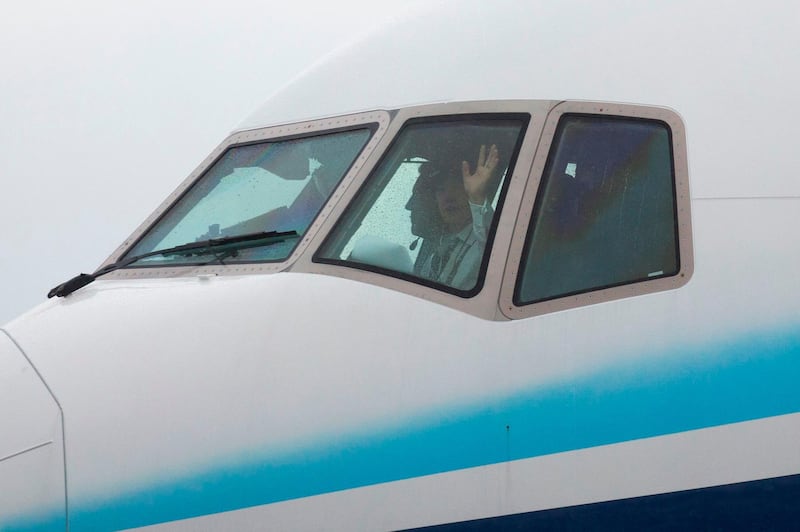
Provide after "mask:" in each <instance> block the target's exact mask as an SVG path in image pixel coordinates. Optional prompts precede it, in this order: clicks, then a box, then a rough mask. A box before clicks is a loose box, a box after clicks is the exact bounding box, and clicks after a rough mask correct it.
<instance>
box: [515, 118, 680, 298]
mask: <svg viewBox="0 0 800 532" xmlns="http://www.w3.org/2000/svg"><path fill="white" fill-rule="evenodd" d="M525 245H526V247H525V251H524V252H523V260H522V267H521V269H520V271H521V272H522V273H521V276H520V278H519V279H518V281H517V286H516V290H515V295H514V300H515V304H517V305H525V304H530V303H536V302H539V301H545V300H548V299H554V298H557V297H560V296H564V295H571V294H578V293H582V292H588V291H590V290H595V289H601V288H607V287H611V286H617V285H621V284H627V283H632V282H636V281H642V280H647V279H653V278H657V277H666V276H670V275H675V274H676V273H677V272H678V269H679V259H678V252H677V225H676V209H675V187H674V171H673V163H672V150H671V138H670V131H669V128H668V127H667V125H666V124H664V123H663V122H659V121H651V120H640V119H622V118H616V117H605V116H583V115H565V116H564V117H563V118H562V119H561V122H560V123H559V127H558V129H557V131H556V135H555V139H554V141H553V145H552V148H551V151H550V155H549V158H548V162H547V166H546V168H545V172H544V175H543V176H542V181H541V184H540V188H539V193H538V196H537V199H536V205H535V208H534V214H533V219H532V222H531V226H530V228H529V229H528V235H527V238H526V244H525Z"/></svg>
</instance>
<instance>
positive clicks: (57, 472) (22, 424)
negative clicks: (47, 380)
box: [0, 330, 66, 530]
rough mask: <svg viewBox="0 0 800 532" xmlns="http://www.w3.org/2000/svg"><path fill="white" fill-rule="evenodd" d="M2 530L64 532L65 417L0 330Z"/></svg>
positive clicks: (0, 517) (0, 514)
mask: <svg viewBox="0 0 800 532" xmlns="http://www.w3.org/2000/svg"><path fill="white" fill-rule="evenodd" d="M0 383H2V384H0V493H2V496H0V529H1V530H7V529H12V530H27V529H33V528H39V529H48V530H58V529H61V530H64V529H65V528H66V510H65V500H66V498H65V487H64V453H63V449H64V445H63V440H62V435H63V430H62V416H61V410H60V408H59V407H58V404H57V403H56V401H55V399H54V398H53V396H52V395H51V394H50V392H49V391H48V389H47V387H46V386H45V384H44V383H43V382H42V380H41V379H40V377H39V375H38V374H37V373H36V371H35V369H34V367H33V366H31V364H30V363H29V362H28V360H27V359H26V357H25V356H24V354H23V353H22V352H21V351H20V350H19V348H18V347H17V346H16V344H15V343H14V342H13V340H12V339H11V337H9V336H8V335H7V334H6V333H5V332H4V331H2V330H0Z"/></svg>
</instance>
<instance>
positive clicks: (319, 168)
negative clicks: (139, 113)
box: [126, 128, 371, 266]
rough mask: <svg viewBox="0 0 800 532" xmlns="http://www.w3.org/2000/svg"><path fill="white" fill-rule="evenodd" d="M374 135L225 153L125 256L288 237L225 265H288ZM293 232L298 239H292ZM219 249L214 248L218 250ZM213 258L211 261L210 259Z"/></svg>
mask: <svg viewBox="0 0 800 532" xmlns="http://www.w3.org/2000/svg"><path fill="white" fill-rule="evenodd" d="M370 135H371V130H370V129H369V128H363V129H357V130H351V131H339V132H335V133H328V134H320V135H315V136H310V137H303V138H293V139H288V140H277V141H269V142H259V143H255V144H248V145H242V146H233V147H231V148H229V149H227V150H226V151H225V152H224V153H223V154H222V156H221V157H220V158H219V159H218V160H217V162H216V163H215V164H214V165H213V166H211V167H210V168H209V169H208V171H206V172H205V174H204V175H203V176H202V177H201V178H200V179H199V180H198V181H197V182H196V183H195V184H194V185H193V186H192V187H191V188H190V189H189V191H188V192H187V193H186V194H184V195H183V196H182V197H181V198H180V199H179V200H178V201H177V202H176V204H175V205H173V206H172V208H171V209H170V210H169V211H167V213H166V214H165V215H164V216H163V217H162V218H161V219H160V220H159V222H158V223H157V224H156V225H155V226H154V227H152V228H151V229H150V230H149V231H148V232H147V233H146V234H145V235H144V237H143V238H142V239H141V240H139V242H138V243H137V244H136V245H135V246H134V247H133V248H131V249H130V250H129V251H128V252H127V254H126V256H128V257H130V256H134V255H141V254H145V253H150V252H152V251H157V250H161V249H168V248H171V247H173V246H180V245H183V244H188V243H192V242H200V241H205V240H210V239H224V238H226V237H236V236H240V235H248V234H254V233H261V232H280V233H286V236H283V237H282V238H271V239H270V238H267V239H264V240H262V241H261V245H253V246H245V247H237V248H236V250H235V252H230V251H228V252H226V253H225V256H224V261H225V263H235V262H256V261H257V262H262V261H281V260H285V259H286V258H287V257H288V256H289V254H290V253H291V252H292V250H293V249H294V247H295V246H296V245H297V243H298V241H299V240H300V238H301V237H302V236H303V234H304V233H305V231H306V229H307V228H308V227H309V225H311V223H312V221H313V220H314V218H315V217H316V216H317V214H318V213H319V212H320V210H321V209H322V207H323V205H324V204H325V202H326V201H327V200H328V198H329V196H330V195H331V193H332V192H333V190H334V189H335V188H336V186H337V185H338V184H339V182H340V181H341V179H342V177H343V176H344V175H345V174H346V173H347V170H348V169H349V168H350V166H351V165H352V164H353V161H354V160H355V159H356V157H357V156H358V153H359V152H360V151H361V150H362V148H363V147H364V145H365V144H366V143H367V141H368V140H369V138H370ZM292 232H293V233H292ZM212 249H213V248H212ZM209 255H211V256H209ZM214 260H220V261H221V260H223V257H221V256H214V253H212V252H211V251H209V253H206V254H203V253H196V252H195V253H191V254H189V253H187V254H170V255H169V256H166V257H165V256H154V257H149V258H146V259H144V260H141V261H139V262H138V263H136V265H137V266H141V265H148V266H171V265H178V264H206V263H209V262H212V261H214Z"/></svg>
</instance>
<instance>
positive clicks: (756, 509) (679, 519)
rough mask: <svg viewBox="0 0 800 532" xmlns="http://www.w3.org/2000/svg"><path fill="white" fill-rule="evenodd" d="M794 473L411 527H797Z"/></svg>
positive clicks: (479, 530)
mask: <svg viewBox="0 0 800 532" xmlns="http://www.w3.org/2000/svg"><path fill="white" fill-rule="evenodd" d="M798 501H800V475H792V476H788V477H780V478H772V479H768V480H759V481H753V482H744V483H740V484H730V485H727V486H718V487H714V488H704V489H697V490H690V491H679V492H674V493H667V494H663V495H651V496H648V497H636V498H632V499H623V500H618V501H611V502H603V503H595V504H586V505H581V506H572V507H569V508H558V509H555V510H544V511H540V512H530V513H524V514H515V515H506V516H501V517H493V518H489V519H478V520H475V521H464V522H460V523H450V524H446V525H439V526H430V527H424V528H417V529H414V530H416V531H423V530H424V531H428V532H501V531H502V532H514V531H522V530H536V531H556V530H557V531H573V530H574V531H583V530H592V531H598V532H602V531H614V532H617V531H624V530H636V531H639V530H647V531H672V530H676V531H678V530H679V531H681V532H684V531H686V530H720V531H722V530H725V531H740V530H741V531H747V532H750V531H753V530H780V531H787V530H798V529H800V504H798Z"/></svg>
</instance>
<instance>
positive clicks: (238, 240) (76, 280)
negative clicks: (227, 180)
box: [47, 231, 298, 299]
mask: <svg viewBox="0 0 800 532" xmlns="http://www.w3.org/2000/svg"><path fill="white" fill-rule="evenodd" d="M297 236H298V234H297V231H262V232H259V233H248V234H245V235H236V236H227V237H223V238H212V239H210V240H203V241H201V242H189V243H188V244H181V245H180V246H174V247H171V248H166V249H159V250H156V251H150V252H148V253H142V254H141V255H134V256H133V257H127V258H124V259H122V260H118V261H117V262H114V263H112V264H109V265H108V266H105V267H103V268H100V269H99V270H97V271H96V272H94V273H81V274H80V275H76V276H75V277H73V278H72V279H70V280H69V281H66V282H64V283H61V284H60V285H58V286H56V287H55V288H53V289H52V290H50V291H49V292H48V293H47V297H48V299H49V298H51V297H54V296H55V297H64V296H68V295H69V294H71V293H72V292H74V291H76V290H79V289H81V288H83V287H84V286H86V285H87V284H89V283H91V282H92V281H94V280H95V279H97V278H98V277H100V276H101V275H105V274H107V273H111V272H113V271H114V270H119V269H120V268H124V267H126V266H130V265H131V264H133V263H134V262H138V261H140V260H142V259H146V258H148V257H155V256H157V255H162V256H164V257H168V256H170V255H183V256H186V257H190V256H192V255H205V254H206V253H209V252H217V251H223V252H224V251H229V250H239V249H247V248H254V247H261V246H268V245H271V244H277V243H278V242H283V241H284V240H287V239H289V238H292V237H297Z"/></svg>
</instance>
